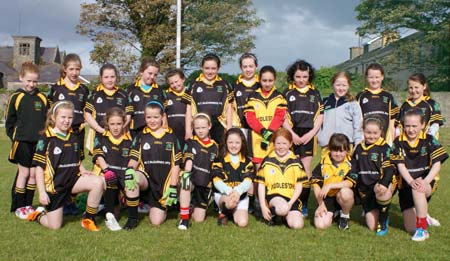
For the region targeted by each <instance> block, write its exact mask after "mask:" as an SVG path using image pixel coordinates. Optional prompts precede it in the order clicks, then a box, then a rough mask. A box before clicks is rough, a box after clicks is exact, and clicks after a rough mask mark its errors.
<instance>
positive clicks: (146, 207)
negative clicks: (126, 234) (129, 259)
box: [138, 204, 150, 213]
mask: <svg viewBox="0 0 450 261" xmlns="http://www.w3.org/2000/svg"><path fill="white" fill-rule="evenodd" d="M148 212H150V206H149V205H148V204H139V206H138V213H148Z"/></svg>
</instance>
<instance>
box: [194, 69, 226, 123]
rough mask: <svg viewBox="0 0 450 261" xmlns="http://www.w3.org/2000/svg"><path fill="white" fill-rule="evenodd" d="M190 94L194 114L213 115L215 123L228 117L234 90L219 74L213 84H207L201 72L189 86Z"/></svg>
mask: <svg viewBox="0 0 450 261" xmlns="http://www.w3.org/2000/svg"><path fill="white" fill-rule="evenodd" d="M189 94H190V95H191V97H192V101H191V107H192V115H195V114H197V113H200V112H203V113H206V114H208V115H209V116H211V120H212V122H213V124H216V123H217V122H219V121H221V119H226V112H227V111H226V109H227V106H228V104H231V102H232V101H233V92H232V90H231V86H230V84H229V83H228V82H227V81H225V80H222V78H220V77H219V76H217V77H216V79H215V80H214V81H213V83H212V84H207V83H205V82H204V76H203V74H200V76H199V77H197V79H195V81H193V82H192V84H191V85H190V86H189Z"/></svg>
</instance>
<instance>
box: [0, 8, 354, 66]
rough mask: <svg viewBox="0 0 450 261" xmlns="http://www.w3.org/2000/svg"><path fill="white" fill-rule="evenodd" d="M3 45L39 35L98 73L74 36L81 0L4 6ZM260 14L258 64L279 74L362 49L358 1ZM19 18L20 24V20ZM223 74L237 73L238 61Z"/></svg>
mask: <svg viewBox="0 0 450 261" xmlns="http://www.w3.org/2000/svg"><path fill="white" fill-rule="evenodd" d="M2 2H3V3H2V5H1V6H2V15H0V45H1V46H5V45H12V38H11V35H37V36H39V37H40V38H41V39H42V43H41V46H44V47H53V46H59V48H60V50H61V51H62V50H65V51H66V52H68V53H70V52H74V53H77V54H79V55H80V56H81V58H82V61H83V65H84V68H83V71H82V73H83V74H97V71H98V70H97V67H96V66H93V65H90V64H89V52H90V50H91V49H92V46H93V45H92V42H90V40H89V39H88V38H86V37H82V36H80V35H78V34H77V33H76V32H75V26H76V25H77V24H78V20H79V14H80V4H81V3H82V2H84V1H77V0H61V1H54V0H16V1H2ZM253 2H254V6H255V8H256V10H257V15H258V16H260V17H261V18H263V19H264V20H265V23H263V25H261V26H260V27H259V28H258V29H256V36H257V38H256V42H255V45H256V49H255V50H254V52H255V53H256V55H257V56H258V58H259V63H260V65H266V64H271V65H273V66H275V68H276V69H277V70H285V69H286V67H287V65H288V64H289V63H291V62H293V61H295V60H296V59H298V58H302V59H306V60H307V61H309V62H310V63H312V64H313V65H314V66H315V67H316V68H320V67H321V66H331V65H335V64H338V63H340V62H343V61H345V60H347V59H348V57H349V49H348V48H349V47H350V46H357V45H358V37H357V36H356V35H355V29H356V27H357V26H358V21H357V20H356V18H355V16H356V14H355V12H354V8H355V6H356V5H357V4H358V1H357V0H345V1H336V0H283V1H273V0H254V1H253ZM19 17H20V19H19ZM222 71H224V72H229V73H236V72H238V71H239V68H238V65H237V62H234V63H229V64H227V65H225V66H224V67H223V69H222Z"/></svg>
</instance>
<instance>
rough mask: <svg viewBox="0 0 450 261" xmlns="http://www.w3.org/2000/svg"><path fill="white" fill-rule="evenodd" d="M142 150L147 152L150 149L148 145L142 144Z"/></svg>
mask: <svg viewBox="0 0 450 261" xmlns="http://www.w3.org/2000/svg"><path fill="white" fill-rule="evenodd" d="M142 148H143V149H144V150H149V149H150V144H148V143H147V142H146V143H145V144H144V146H142Z"/></svg>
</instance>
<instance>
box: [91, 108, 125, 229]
mask: <svg viewBox="0 0 450 261" xmlns="http://www.w3.org/2000/svg"><path fill="white" fill-rule="evenodd" d="M126 117H127V116H126V113H125V111H124V110H123V109H121V108H119V107H112V108H110V109H109V110H108V111H107V112H106V126H105V127H106V131H105V132H103V133H102V134H97V136H96V137H95V140H94V156H93V157H92V161H93V162H94V164H96V165H95V167H94V172H95V173H100V172H101V173H102V176H103V178H104V179H105V185H106V186H105V188H106V190H105V195H104V200H105V207H106V220H105V224H106V227H107V228H109V229H110V230H111V231H116V230H120V229H122V228H121V227H120V225H119V223H117V220H116V218H117V217H118V216H119V200H118V199H119V193H120V191H121V190H124V189H125V170H126V168H127V164H128V156H129V152H130V147H131V135H130V134H129V133H128V132H126V131H125V129H124V127H125V122H126Z"/></svg>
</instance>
